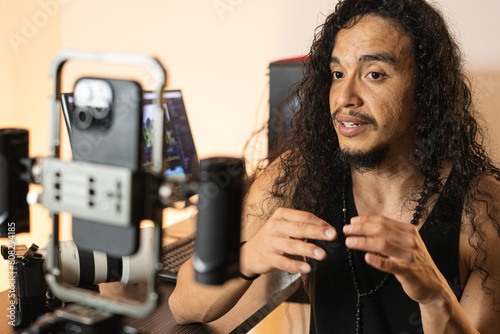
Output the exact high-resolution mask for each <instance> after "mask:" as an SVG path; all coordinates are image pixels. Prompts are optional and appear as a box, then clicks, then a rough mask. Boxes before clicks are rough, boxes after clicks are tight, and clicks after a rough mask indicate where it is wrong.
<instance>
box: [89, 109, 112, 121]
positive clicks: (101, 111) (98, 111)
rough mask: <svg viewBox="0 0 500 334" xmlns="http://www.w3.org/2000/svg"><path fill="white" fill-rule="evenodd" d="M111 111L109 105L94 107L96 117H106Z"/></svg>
mask: <svg viewBox="0 0 500 334" xmlns="http://www.w3.org/2000/svg"><path fill="white" fill-rule="evenodd" d="M110 111H111V109H110V108H108V107H96V108H92V115H93V116H94V118H95V119H104V118H106V117H107V116H108V115H109V112H110Z"/></svg>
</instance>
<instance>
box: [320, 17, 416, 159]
mask: <svg viewBox="0 0 500 334" xmlns="http://www.w3.org/2000/svg"><path fill="white" fill-rule="evenodd" d="M330 67H331V70H332V76H333V78H332V86H331V89H330V112H331V113H332V115H333V125H334V127H335V131H336V132H337V135H338V138H339V144H340V148H341V149H342V151H343V152H345V153H349V154H354V155H363V154H367V153H370V152H373V151H377V150H378V151H383V152H384V153H385V152H387V153H388V154H389V156H397V155H398V154H406V156H408V150H409V143H410V139H411V137H412V136H411V133H410V123H411V120H412V110H413V104H414V103H413V93H414V82H413V77H414V75H415V61H414V57H413V53H412V49H411V44H410V39H409V38H408V37H407V36H406V35H405V34H404V32H403V29H402V28H401V27H399V26H398V25H395V24H393V23H391V22H389V21H387V20H385V19H383V18H381V17H376V16H370V15H368V16H364V17H363V18H361V19H360V20H359V21H358V22H357V23H356V24H355V25H354V26H352V27H351V28H349V29H343V30H341V31H340V32H339V33H338V35H337V38H336V40H335V46H334V48H333V51H332V57H331V63H330ZM384 156H385V154H384Z"/></svg>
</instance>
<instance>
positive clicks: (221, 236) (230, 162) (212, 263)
mask: <svg viewBox="0 0 500 334" xmlns="http://www.w3.org/2000/svg"><path fill="white" fill-rule="evenodd" d="M244 175H245V165H244V161H243V160H242V159H236V158H211V159H205V160H202V161H201V164H200V185H199V200H198V226H197V229H196V252H195V253H196V254H195V259H194V268H195V272H196V281H198V282H200V283H204V284H223V283H224V282H225V281H226V280H228V279H230V278H233V277H236V276H237V275H238V270H239V243H240V228H241V208H242V200H243V182H244Z"/></svg>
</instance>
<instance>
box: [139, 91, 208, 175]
mask: <svg viewBox="0 0 500 334" xmlns="http://www.w3.org/2000/svg"><path fill="white" fill-rule="evenodd" d="M153 98H154V93H152V92H146V93H144V118H143V120H144V122H143V133H144V143H145V144H144V152H143V157H144V160H143V161H144V165H145V166H147V165H150V164H151V154H152V133H153V132H152V131H153V128H152V127H153V124H154V122H153V121H154V114H155V107H154V104H153ZM161 104H162V107H163V110H164V111H165V145H164V148H165V153H164V155H163V156H164V158H165V159H166V161H167V168H166V170H165V176H166V177H175V178H181V179H184V178H185V179H191V178H196V177H197V171H198V167H199V162H198V155H197V154H196V148H195V145H194V140H193V135H192V133H191V128H190V126H189V120H188V117H187V113H186V108H185V105H184V99H183V96H182V91H180V90H169V91H164V92H163V96H162V100H161Z"/></svg>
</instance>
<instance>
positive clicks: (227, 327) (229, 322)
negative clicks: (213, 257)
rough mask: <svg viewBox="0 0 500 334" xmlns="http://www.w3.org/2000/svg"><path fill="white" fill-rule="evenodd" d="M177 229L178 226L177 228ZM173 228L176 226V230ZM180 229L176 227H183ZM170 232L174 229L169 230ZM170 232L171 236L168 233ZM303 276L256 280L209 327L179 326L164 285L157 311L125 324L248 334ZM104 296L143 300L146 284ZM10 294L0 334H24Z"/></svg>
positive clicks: (1, 302)
mask: <svg viewBox="0 0 500 334" xmlns="http://www.w3.org/2000/svg"><path fill="white" fill-rule="evenodd" d="M174 226H175V225H174ZM174 226H172V227H174ZM180 226H181V225H179V226H176V228H178V227H180ZM168 229H170V227H169V228H168ZM168 229H167V233H168ZM300 285H301V282H300V275H299V274H289V273H285V272H282V271H278V270H275V271H271V272H270V273H268V274H266V275H262V276H261V277H259V278H258V279H256V280H255V281H254V282H253V283H252V285H251V286H250V288H249V289H248V290H247V292H246V293H245V294H244V295H243V297H242V298H241V299H240V301H239V302H238V303H237V304H236V305H235V306H234V307H233V309H231V310H230V311H229V312H228V313H227V314H226V315H224V316H223V317H221V318H219V319H218V320H215V321H213V322H211V323H208V324H191V325H182V326H180V325H178V324H177V323H176V322H175V320H174V318H173V317H172V313H171V312H170V309H169V307H168V303H167V301H168V297H169V296H170V294H171V293H172V291H173V289H174V287H175V285H174V284H173V283H167V282H160V283H159V284H158V287H157V288H158V292H159V294H160V302H159V304H158V307H157V309H156V310H155V311H154V312H153V313H152V314H150V315H149V316H147V317H145V318H142V319H133V318H127V319H125V323H126V324H128V325H130V326H133V327H135V328H137V329H139V330H141V331H144V332H146V333H166V334H169V333H182V334H184V333H185V334H188V333H223V334H226V333H246V332H248V331H249V330H250V329H252V328H253V327H254V326H255V325H257V323H259V322H260V321H261V320H262V319H264V318H265V317H266V316H267V315H268V314H269V313H271V312H272V311H273V310H274V309H275V308H276V307H277V306H278V305H279V304H281V303H282V302H284V301H285V300H287V299H288V298H289V297H290V296H292V295H293V294H294V293H295V292H296V291H297V290H298V289H299V287H300ZM100 289H101V294H102V295H103V296H106V295H113V296H115V297H116V296H117V295H122V296H123V295H124V296H128V297H131V298H136V299H140V297H141V296H143V295H144V292H145V290H146V286H145V284H130V285H123V284H121V283H104V284H101V285H100ZM8 303H9V301H8V293H7V291H3V292H1V293H0V309H1V310H2V311H1V312H0V315H1V316H2V320H0V333H5V334H10V333H20V332H21V330H17V331H14V329H13V327H12V326H10V325H9V324H8V318H7V316H6V315H7V305H8Z"/></svg>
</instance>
